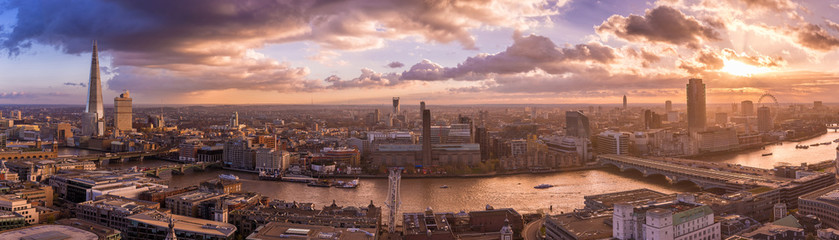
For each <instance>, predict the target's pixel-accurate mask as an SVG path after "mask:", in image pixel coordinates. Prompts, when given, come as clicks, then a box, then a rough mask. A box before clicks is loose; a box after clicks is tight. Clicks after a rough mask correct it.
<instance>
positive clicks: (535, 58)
mask: <svg viewBox="0 0 839 240" xmlns="http://www.w3.org/2000/svg"><path fill="white" fill-rule="evenodd" d="M513 40H514V42H513V45H511V46H510V47H507V49H506V50H504V51H503V52H500V53H497V54H480V55H477V56H474V57H469V58H467V59H466V61H464V62H463V63H460V64H458V65H457V67H454V68H443V67H441V66H440V65H437V64H435V63H433V62H431V61H428V60H425V61H422V62H420V63H418V64H416V65H414V66H412V67H411V69H410V70H408V71H405V72H403V73H402V79H405V80H445V79H448V78H462V77H465V76H468V79H471V80H479V79H483V78H482V77H481V76H485V75H487V74H510V73H522V72H529V71H532V70H535V69H541V70H544V71H546V72H548V73H552V74H558V73H563V72H566V71H568V70H567V69H566V68H565V66H564V64H563V63H566V62H570V61H578V62H587V61H589V62H597V63H604V64H608V63H611V62H612V61H613V60H614V59H615V58H616V55H615V50H614V49H613V48H611V47H609V46H604V45H602V44H600V43H597V42H592V43H588V44H578V45H575V46H568V47H565V48H559V47H557V46H556V44H554V43H553V41H551V40H550V39H548V38H547V37H543V36H538V35H529V36H521V35H520V34H518V33H517V34H515V35H514V36H513Z"/></svg>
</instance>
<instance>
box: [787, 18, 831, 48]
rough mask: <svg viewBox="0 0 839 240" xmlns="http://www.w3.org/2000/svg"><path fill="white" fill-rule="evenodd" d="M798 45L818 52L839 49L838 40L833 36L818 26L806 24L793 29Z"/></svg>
mask: <svg viewBox="0 0 839 240" xmlns="http://www.w3.org/2000/svg"><path fill="white" fill-rule="evenodd" d="M795 34H796V35H797V36H798V43H800V44H801V45H802V46H805V47H808V48H812V49H815V50H819V51H830V50H833V49H836V48H839V38H837V37H836V36H833V35H832V34H830V33H829V32H827V31H826V30H824V29H822V28H821V27H819V25H815V24H811V23H807V24H805V25H804V26H803V27H799V28H797V29H795Z"/></svg>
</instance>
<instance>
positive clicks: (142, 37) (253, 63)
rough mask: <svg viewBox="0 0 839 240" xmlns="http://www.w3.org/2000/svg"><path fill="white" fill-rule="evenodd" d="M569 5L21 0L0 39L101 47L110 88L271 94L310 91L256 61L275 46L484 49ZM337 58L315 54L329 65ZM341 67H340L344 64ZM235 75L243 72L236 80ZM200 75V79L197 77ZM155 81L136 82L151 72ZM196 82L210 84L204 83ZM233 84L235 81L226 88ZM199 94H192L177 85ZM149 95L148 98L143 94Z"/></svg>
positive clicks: (11, 49)
mask: <svg viewBox="0 0 839 240" xmlns="http://www.w3.org/2000/svg"><path fill="white" fill-rule="evenodd" d="M563 4H565V2H564V1H559V2H557V1H545V0H528V1H506V0H495V1H489V2H485V1H476V2H472V1H447V0H432V1H413V0H397V1H386V0H346V1H261V0H242V1H226V0H200V1H199V0H185V1H176V2H172V1H164V0H148V1H101V0H83V1H79V2H74V3H72V4H68V3H67V2H64V1H57V0H56V1H51V0H41V1H38V0H32V1H29V0H17V1H15V0H13V1H10V2H8V3H7V4H6V5H5V6H4V7H5V8H7V9H16V10H17V17H16V22H17V24H16V25H14V26H11V27H10V28H9V29H7V32H8V34H7V35H3V36H0V49H2V50H5V51H6V52H7V53H8V54H10V55H17V54H20V53H21V51H24V50H25V49H28V48H30V47H31V46H32V44H45V45H50V46H54V47H56V48H58V49H60V50H62V51H64V52H66V53H70V54H79V53H84V52H89V51H90V42H91V40H94V39H96V40H98V41H99V43H100V45H99V47H100V48H99V49H100V50H101V51H107V52H109V53H110V54H111V56H113V65H114V66H115V67H116V68H117V69H116V70H114V71H115V73H117V74H118V77H116V78H114V79H113V80H112V82H111V83H110V84H109V87H110V88H111V89H114V90H121V89H122V88H123V87H130V88H132V89H138V90H139V89H153V88H159V87H160V86H168V85H170V84H173V85H174V86H176V87H174V88H171V89H161V90H160V91H170V90H174V89H179V90H181V91H201V90H221V89H270V90H278V91H279V90H288V89H295V88H296V87H298V86H301V85H307V84H309V83H307V82H306V81H307V79H305V77H306V76H305V75H302V76H301V74H300V73H304V72H307V71H308V70H307V69H306V68H295V67H291V66H289V65H288V64H274V63H267V64H266V62H269V61H268V60H264V59H260V60H254V58H253V57H252V56H250V55H253V49H257V48H261V47H264V46H265V45H266V44H272V43H286V42H295V41H310V42H314V43H316V44H318V45H320V46H321V47H323V48H325V49H340V50H364V49H369V48H378V47H382V46H383V44H384V42H383V41H384V40H387V39H404V38H408V37H417V38H418V39H420V40H424V41H427V42H440V43H450V42H458V43H460V44H461V45H462V46H463V47H464V48H466V49H476V48H477V47H478V46H477V45H476V43H475V38H474V37H473V36H472V35H471V33H470V32H469V31H470V30H472V29H476V28H480V27H510V28H516V29H527V28H528V27H530V26H532V25H534V24H536V22H538V21H537V20H538V19H540V18H544V17H547V16H551V15H555V14H556V11H555V8H556V7H558V6H561V5H563ZM330 57H331V56H315V57H314V58H318V59H316V60H322V61H328V60H330ZM336 64H338V65H341V63H340V62H338V63H336ZM232 70H241V71H243V72H241V73H238V74H233V72H232ZM196 72H200V74H199V73H196ZM147 73H151V74H152V75H151V76H143V75H137V76H133V75H132V74H147ZM197 77H200V78H204V79H197ZM221 77H226V78H227V79H226V82H227V83H224V82H223V81H217V80H216V79H220V78H221ZM190 85H191V86H192V88H191V89H189V90H187V89H186V88H181V87H178V86H190ZM143 91H144V90H140V91H139V92H143Z"/></svg>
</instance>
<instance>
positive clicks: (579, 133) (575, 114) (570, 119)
mask: <svg viewBox="0 0 839 240" xmlns="http://www.w3.org/2000/svg"><path fill="white" fill-rule="evenodd" d="M565 129H566V130H565V132H566V135H568V136H572V137H578V138H589V137H590V136H591V128H590V127H589V123H588V117H587V116H586V115H585V114H583V112H582V111H567V112H565Z"/></svg>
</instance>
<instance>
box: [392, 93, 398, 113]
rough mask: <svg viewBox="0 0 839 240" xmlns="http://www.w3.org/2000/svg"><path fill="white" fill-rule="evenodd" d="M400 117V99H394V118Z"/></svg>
mask: <svg viewBox="0 0 839 240" xmlns="http://www.w3.org/2000/svg"><path fill="white" fill-rule="evenodd" d="M396 115H399V97H393V116H396Z"/></svg>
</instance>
